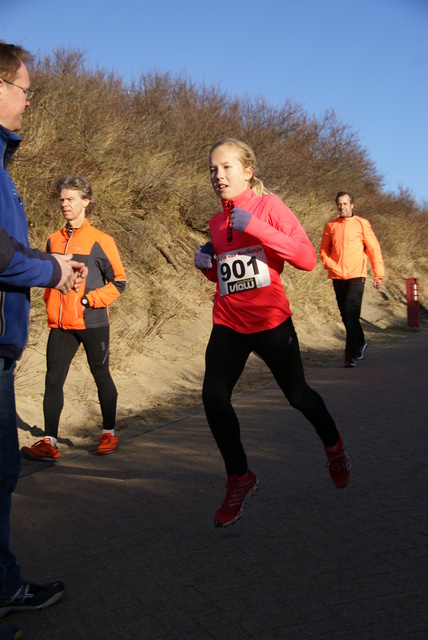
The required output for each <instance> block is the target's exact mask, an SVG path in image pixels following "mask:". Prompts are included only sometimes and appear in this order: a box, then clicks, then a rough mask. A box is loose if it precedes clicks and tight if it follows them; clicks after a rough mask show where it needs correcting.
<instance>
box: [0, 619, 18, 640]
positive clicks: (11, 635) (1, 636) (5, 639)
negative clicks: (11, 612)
mask: <svg viewBox="0 0 428 640" xmlns="http://www.w3.org/2000/svg"><path fill="white" fill-rule="evenodd" d="M19 638H22V631H21V629H18V627H15V626H13V625H11V624H1V623H0V640H19Z"/></svg>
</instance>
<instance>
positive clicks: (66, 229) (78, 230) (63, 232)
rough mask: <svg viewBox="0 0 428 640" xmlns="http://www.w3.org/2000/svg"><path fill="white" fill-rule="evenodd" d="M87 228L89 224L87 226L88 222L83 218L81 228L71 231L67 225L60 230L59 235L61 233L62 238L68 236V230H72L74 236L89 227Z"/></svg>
mask: <svg viewBox="0 0 428 640" xmlns="http://www.w3.org/2000/svg"><path fill="white" fill-rule="evenodd" d="M89 226H90V224H89V222H88V220H87V218H85V219H84V221H83V224H82V226H81V227H77V229H73V228H72V227H68V226H67V225H65V226H64V227H63V228H62V229H61V233H62V234H63V235H64V236H68V235H69V231H70V229H72V231H73V234H76V233H80V232H81V231H83V230H84V229H86V228H87V227H89Z"/></svg>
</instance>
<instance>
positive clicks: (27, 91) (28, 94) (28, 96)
mask: <svg viewBox="0 0 428 640" xmlns="http://www.w3.org/2000/svg"><path fill="white" fill-rule="evenodd" d="M3 82H6V84H11V85H12V86H14V87H18V89H21V91H23V92H24V93H25V97H26V99H27V100H31V98H32V97H33V95H34V89H24V87H20V86H19V84H15V83H14V82H11V81H10V80H4V79H3Z"/></svg>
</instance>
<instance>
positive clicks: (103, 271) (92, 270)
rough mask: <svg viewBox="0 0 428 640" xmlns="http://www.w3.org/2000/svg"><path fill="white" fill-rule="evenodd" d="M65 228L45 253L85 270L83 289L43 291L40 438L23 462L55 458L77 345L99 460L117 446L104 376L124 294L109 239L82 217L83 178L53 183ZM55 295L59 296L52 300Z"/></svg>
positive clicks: (86, 194) (85, 209) (112, 393)
mask: <svg viewBox="0 0 428 640" xmlns="http://www.w3.org/2000/svg"><path fill="white" fill-rule="evenodd" d="M57 191H58V194H59V197H60V201H61V209H62V214H63V216H64V219H65V221H66V224H65V226H64V227H63V228H62V229H60V230H59V231H57V232H55V233H53V234H52V235H51V236H49V238H48V242H47V251H48V253H55V254H61V255H62V254H65V255H67V254H69V253H73V254H75V256H77V257H78V259H79V260H81V261H82V263H84V264H85V265H86V266H87V268H88V275H87V279H86V281H85V287H83V286H82V287H81V288H80V289H79V291H77V292H70V293H69V294H68V295H67V296H63V295H62V294H61V293H60V292H59V291H55V292H54V295H52V291H53V289H46V291H45V295H44V301H45V303H46V310H47V314H48V326H49V328H50V333H49V339H48V344H47V353H46V360H47V372H46V386H45V396H44V400H43V413H44V418H45V437H44V438H43V439H42V440H40V441H39V442H36V443H35V444H34V445H33V446H32V447H22V449H21V454H22V456H23V457H24V458H26V459H27V460H46V461H54V460H57V459H58V458H59V451H58V446H57V438H58V425H59V419H60V415H61V411H62V408H63V405H64V393H63V387H64V383H65V380H66V377H67V373H68V370H69V367H70V364H71V361H72V359H73V357H74V356H75V354H76V351H77V349H78V348H79V346H80V344H83V347H84V349H85V351H86V356H87V359H88V364H89V367H90V369H91V373H92V375H93V377H94V380H95V383H96V385H97V389H98V398H99V401H100V405H101V413H102V417H103V430H102V433H101V438H100V442H99V446H98V449H97V454H98V455H105V454H109V453H113V452H114V451H115V450H116V449H117V447H118V444H119V440H118V438H117V437H116V434H115V421H116V402H117V391H116V387H115V384H114V382H113V379H112V377H111V374H110V371H109V342H110V321H109V314H108V306H109V305H110V304H111V303H112V302H113V301H114V300H116V299H117V298H118V297H119V296H120V295H121V293H122V292H123V291H124V289H125V285H126V276H125V271H124V269H123V266H122V262H121V259H120V256H119V252H118V250H117V247H116V243H115V241H114V240H113V238H112V237H111V236H109V235H107V234H106V233H104V232H103V231H100V230H99V229H97V228H95V227H93V226H92V225H91V224H89V222H88V220H87V219H86V216H87V215H88V214H90V213H91V212H92V210H93V209H94V208H95V202H96V200H95V197H94V196H93V193H92V187H91V184H90V182H89V180H87V179H86V178H84V177H83V176H78V175H68V176H65V178H62V179H61V180H60V181H59V182H58V184H57ZM57 294H58V295H57Z"/></svg>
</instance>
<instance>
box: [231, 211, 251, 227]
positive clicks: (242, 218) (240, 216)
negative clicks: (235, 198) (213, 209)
mask: <svg viewBox="0 0 428 640" xmlns="http://www.w3.org/2000/svg"><path fill="white" fill-rule="evenodd" d="M252 217H253V214H252V213H250V212H249V211H246V210H245V209H240V208H239V207H234V208H233V209H232V211H231V212H230V219H231V221H232V229H233V230H234V231H245V229H246V228H247V227H248V223H249V222H250V220H251V218H252Z"/></svg>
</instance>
